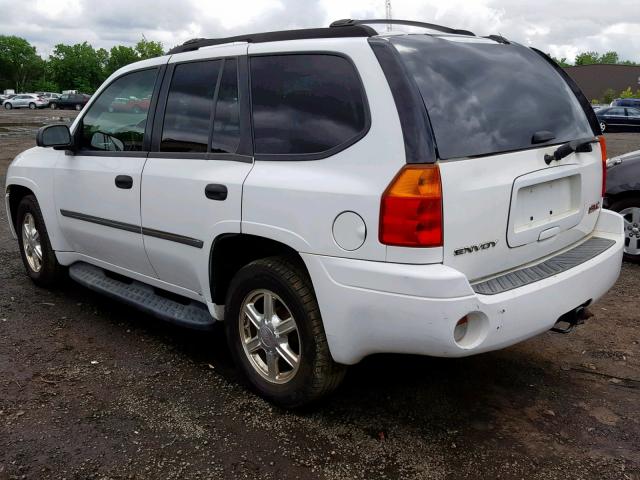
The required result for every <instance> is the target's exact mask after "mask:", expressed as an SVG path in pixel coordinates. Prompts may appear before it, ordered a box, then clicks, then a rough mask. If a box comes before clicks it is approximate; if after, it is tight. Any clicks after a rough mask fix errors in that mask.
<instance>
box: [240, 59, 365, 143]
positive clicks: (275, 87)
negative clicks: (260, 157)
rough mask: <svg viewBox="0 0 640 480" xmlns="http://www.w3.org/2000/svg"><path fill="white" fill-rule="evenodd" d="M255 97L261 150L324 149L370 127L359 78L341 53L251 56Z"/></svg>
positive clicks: (256, 137)
mask: <svg viewBox="0 0 640 480" xmlns="http://www.w3.org/2000/svg"><path fill="white" fill-rule="evenodd" d="M251 102H252V111H253V128H254V141H255V152H256V153H257V154H271V155H273V154H275V155H282V154H289V155H291V154H313V153H322V152H326V151H327V150H330V149H332V148H334V147H338V146H340V145H343V144H347V142H349V141H352V140H353V139H355V138H357V137H358V135H360V134H362V133H363V132H364V131H365V128H366V110H365V98H364V93H363V91H362V85H361V82H360V79H359V78H358V74H357V72H356V70H355V67H354V66H353V65H352V64H351V63H350V62H349V61H348V60H347V59H345V58H343V57H340V56H337V55H329V54H292V55H269V56H256V57H252V58H251Z"/></svg>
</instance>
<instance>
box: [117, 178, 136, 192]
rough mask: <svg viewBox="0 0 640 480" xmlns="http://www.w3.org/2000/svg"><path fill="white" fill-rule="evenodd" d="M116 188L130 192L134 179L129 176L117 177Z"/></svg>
mask: <svg viewBox="0 0 640 480" xmlns="http://www.w3.org/2000/svg"><path fill="white" fill-rule="evenodd" d="M116 187H118V188H124V189H125V190H129V189H130V188H131V187H133V178H131V177H130V176H129V175H118V176H117V177H116Z"/></svg>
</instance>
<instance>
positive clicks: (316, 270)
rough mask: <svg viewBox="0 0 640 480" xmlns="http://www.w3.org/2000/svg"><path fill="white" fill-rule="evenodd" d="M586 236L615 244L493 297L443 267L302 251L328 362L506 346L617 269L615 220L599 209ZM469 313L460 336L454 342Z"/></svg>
mask: <svg viewBox="0 0 640 480" xmlns="http://www.w3.org/2000/svg"><path fill="white" fill-rule="evenodd" d="M593 235H594V236H597V237H601V238H607V239H610V240H613V241H614V242H615V243H614V244H613V245H612V246H611V247H610V248H608V249H607V250H605V251H604V252H602V253H601V254H600V255H598V256H596V257H594V258H591V259H590V260H588V261H586V262H584V263H582V264H580V265H578V266H576V267H574V268H571V269H570V270H567V271H564V272H562V273H559V274H557V275H554V276H552V277H549V278H545V279H543V280H540V281H537V282H535V283H531V284H528V285H525V286H522V287H519V288H515V289H512V290H509V291H506V292H503V293H500V294H496V295H481V294H477V293H475V292H474V291H473V289H472V287H471V285H470V284H469V281H468V280H467V278H466V277H465V276H464V275H463V274H462V273H460V272H458V271H456V270H454V269H452V268H449V267H446V266H444V265H440V264H437V265H400V264H390V263H382V262H368V261H362V260H351V259H340V258H334V257H323V256H317V255H309V254H303V255H302V256H303V258H304V260H305V262H306V264H307V268H308V269H309V272H310V274H311V278H312V279H313V285H314V288H315V291H316V295H317V297H318V303H319V305H320V311H321V313H322V317H323V321H324V326H325V332H326V334H327V340H328V342H329V348H330V350H331V354H332V356H333V358H334V360H335V361H337V362H339V363H344V364H353V363H357V362H359V361H360V360H361V359H362V358H364V357H365V356H367V355H371V354H374V353H383V352H384V353H410V354H420V355H430V356H439V357H463V356H468V355H473V354H476V353H482V352H487V351H490V350H496V349H499V348H503V347H507V346H509V345H513V344H515V343H518V342H520V341H522V340H525V339H527V338H530V337H532V336H535V335H538V334H539V333H542V332H544V331H546V330H549V329H550V328H551V327H552V326H553V325H554V324H555V322H556V321H557V319H558V318H559V317H560V316H561V315H563V314H565V313H567V312H569V311H571V310H573V309H575V308H576V307H578V306H580V305H582V304H584V303H586V302H589V301H592V302H595V301H596V300H598V299H599V298H600V297H601V296H602V295H604V294H605V293H606V292H607V290H609V288H611V287H612V286H613V284H614V283H615V281H616V280H617V278H618V275H619V274H620V265H621V262H622V252H623V248H624V232H623V221H622V217H620V216H619V215H618V214H616V213H613V212H610V211H607V210H603V211H602V212H601V213H600V217H599V219H598V224H597V225H596V229H595V231H594V233H593ZM465 315H469V319H470V321H469V324H468V333H467V335H466V336H465V337H464V338H463V339H462V340H461V341H459V342H456V341H454V337H453V332H454V329H455V325H456V323H457V322H458V320H460V319H461V318H462V317H464V316H465Z"/></svg>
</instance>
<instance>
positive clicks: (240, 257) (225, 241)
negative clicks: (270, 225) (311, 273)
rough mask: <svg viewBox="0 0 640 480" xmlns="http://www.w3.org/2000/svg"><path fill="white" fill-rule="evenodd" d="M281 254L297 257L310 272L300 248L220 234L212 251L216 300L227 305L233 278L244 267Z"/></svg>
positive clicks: (211, 273)
mask: <svg viewBox="0 0 640 480" xmlns="http://www.w3.org/2000/svg"><path fill="white" fill-rule="evenodd" d="M280 255H283V256H288V257H290V258H292V259H294V260H295V261H296V263H299V264H300V266H301V267H302V268H304V271H305V272H307V274H308V270H307V267H306V265H305V263H304V261H303V260H302V257H301V256H300V254H299V253H298V251H297V250H296V249H294V248H292V247H291V246H289V245H287V244H285V243H282V242H279V241H277V240H274V239H272V238H268V237H262V236H259V235H251V234H244V233H226V234H221V235H219V236H218V237H216V238H215V240H214V241H213V243H212V245H211V251H210V253H209V288H210V293H211V299H212V301H213V303H215V304H217V305H224V303H225V299H226V296H227V291H228V288H229V285H230V283H231V280H232V279H233V277H234V275H235V274H236V273H237V272H238V270H240V269H241V268H242V267H244V266H245V265H247V264H249V263H251V262H253V261H254V260H258V259H260V258H267V257H272V256H280Z"/></svg>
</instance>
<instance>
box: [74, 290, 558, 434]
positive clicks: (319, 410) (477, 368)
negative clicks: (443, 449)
mask: <svg viewBox="0 0 640 480" xmlns="http://www.w3.org/2000/svg"><path fill="white" fill-rule="evenodd" d="M69 283H70V284H69V285H65V286H64V287H62V290H63V291H64V292H63V295H64V296H68V297H71V298H70V300H72V301H75V302H86V303H89V304H91V305H93V306H95V307H96V308H97V310H99V311H100V312H101V313H102V314H103V315H101V316H104V317H105V318H104V320H106V321H111V322H114V323H117V325H116V327H117V328H120V329H125V330H126V329H135V331H136V332H137V333H138V334H140V335H142V336H144V337H145V338H146V339H147V341H149V340H151V341H152V342H159V343H160V344H163V345H165V346H167V347H170V348H171V351H172V352H174V353H176V354H178V355H181V356H185V357H186V358H188V359H190V360H191V361H192V362H193V363H195V364H198V365H203V366H205V367H206V366H208V365H210V366H211V367H213V370H214V371H215V373H216V374H219V375H222V377H223V378H224V379H225V380H226V381H228V382H229V383H232V384H241V383H242V379H241V376H240V374H239V373H238V371H237V370H236V368H235V366H234V365H233V362H232V360H231V355H230V353H229V351H228V348H227V345H226V338H225V334H224V325H223V324H222V323H219V324H218V325H216V327H215V328H214V329H213V330H212V331H211V332H199V331H193V330H189V329H185V328H181V327H178V326H175V325H172V324H169V323H165V322H162V321H160V320H157V319H155V318H153V317H151V316H149V315H145V314H141V313H139V312H138V311H137V310H135V309H133V308H130V307H128V306H126V305H122V304H118V303H114V302H112V301H110V300H108V299H106V298H105V297H103V296H101V295H99V294H96V293H93V292H91V291H89V290H87V289H85V288H81V287H78V286H77V285H75V284H73V283H72V282H69ZM99 320H100V316H98V317H97V318H96V317H94V319H93V320H92V321H99ZM559 382H566V376H565V375H562V372H561V371H560V369H559V368H558V366H557V365H555V364H553V363H551V362H549V361H548V360H547V359H545V358H544V357H543V356H540V355H537V353H536V350H534V349H532V348H531V346H530V345H529V344H528V343H525V344H523V345H519V346H516V347H512V348H510V349H506V350H502V351H498V352H490V353H486V354H482V355H476V356H472V357H468V358H460V359H449V358H433V357H422V356H414V355H393V354H378V355H373V356H371V357H368V358H365V359H364V360H363V361H362V362H361V363H359V364H358V365H354V366H351V367H349V370H348V373H347V376H346V378H345V380H344V382H343V384H342V385H341V387H340V388H339V389H338V390H337V391H336V392H334V393H333V394H332V395H331V396H329V397H328V398H326V399H323V400H322V401H320V402H318V403H316V404H313V405H311V406H309V407H307V408H304V409H301V410H297V411H296V412H295V415H300V416H302V417H306V416H312V417H326V418H324V420H328V421H331V419H341V418H344V417H345V416H346V417H350V416H352V415H353V414H354V413H353V412H359V413H360V414H362V413H363V412H366V418H368V419H371V420H372V423H371V435H373V436H375V435H379V434H380V432H385V431H390V430H393V425H396V426H397V425H398V423H406V424H414V425H419V424H425V422H427V423H428V424H429V428H430V429H432V428H436V429H442V430H450V429H464V428H467V427H468V426H469V425H475V427H477V428H479V429H480V430H482V429H484V428H491V427H490V426H488V424H489V422H490V419H491V418H492V417H494V416H495V415H496V413H497V412H499V411H500V410H501V409H503V408H505V407H509V406H510V405H519V407H523V406H526V405H529V404H531V403H532V402H533V401H534V399H535V397H536V396H537V395H538V394H539V387H541V386H548V385H549V384H559ZM567 388H570V387H568V386H567ZM247 394H248V395H253V394H252V393H249V392H247ZM274 411H275V412H277V411H279V410H278V409H275V410H274ZM280 412H281V413H282V414H288V413H287V412H285V411H280ZM483 422H484V423H485V424H487V425H484V426H483V425H482V424H483ZM378 423H379V424H378ZM475 427H474V428H475Z"/></svg>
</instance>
